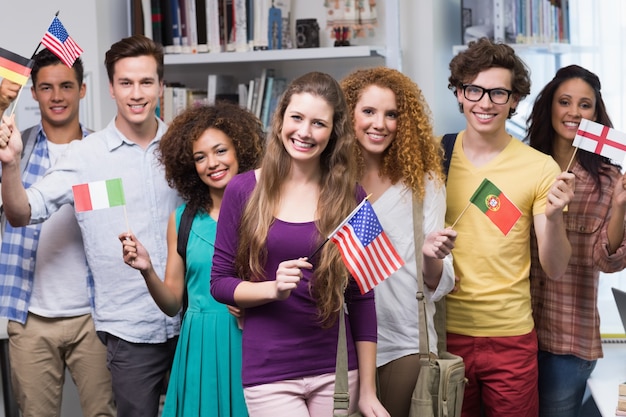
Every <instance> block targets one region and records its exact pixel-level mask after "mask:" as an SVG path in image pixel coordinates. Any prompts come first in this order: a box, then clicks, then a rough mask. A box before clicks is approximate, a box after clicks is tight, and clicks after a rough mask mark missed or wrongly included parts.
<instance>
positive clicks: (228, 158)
mask: <svg viewBox="0 0 626 417" xmlns="http://www.w3.org/2000/svg"><path fill="white" fill-rule="evenodd" d="M193 160H194V163H195V165H196V172H197V173H198V176H199V177H200V179H201V180H202V182H204V183H205V184H206V185H208V186H209V187H211V188H213V189H216V190H223V189H224V188H225V187H226V184H228V182H229V181H230V180H231V179H232V178H233V177H234V176H235V175H236V174H237V172H239V163H238V161H237V151H236V149H235V145H234V144H233V141H232V140H231V139H230V138H229V137H228V136H227V135H226V134H225V133H224V132H222V131H221V130H219V129H215V128H209V129H207V130H205V131H204V133H203V134H202V135H200V137H199V138H198V139H197V140H196V141H194V142H193Z"/></svg>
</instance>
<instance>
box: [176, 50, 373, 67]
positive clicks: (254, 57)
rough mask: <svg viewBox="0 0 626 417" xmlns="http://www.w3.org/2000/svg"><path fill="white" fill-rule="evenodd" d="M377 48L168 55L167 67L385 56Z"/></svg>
mask: <svg viewBox="0 0 626 417" xmlns="http://www.w3.org/2000/svg"><path fill="white" fill-rule="evenodd" d="M382 51H383V49H382V48H381V47H375V46H340V47H331V48H301V49H277V50H266V51H251V52H220V53H200V54H166V55H165V57H164V64H165V65H189V64H220V63H238V62H260V61H295V60H307V59H342V58H366V57H370V56H384V54H383V52H382Z"/></svg>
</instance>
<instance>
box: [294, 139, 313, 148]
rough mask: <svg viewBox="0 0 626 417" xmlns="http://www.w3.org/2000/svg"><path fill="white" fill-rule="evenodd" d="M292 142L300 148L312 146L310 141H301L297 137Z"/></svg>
mask: <svg viewBox="0 0 626 417" xmlns="http://www.w3.org/2000/svg"><path fill="white" fill-rule="evenodd" d="M293 143H295V144H296V146H299V147H301V148H312V147H313V144H312V143H306V142H302V141H299V140H298V139H294V140H293Z"/></svg>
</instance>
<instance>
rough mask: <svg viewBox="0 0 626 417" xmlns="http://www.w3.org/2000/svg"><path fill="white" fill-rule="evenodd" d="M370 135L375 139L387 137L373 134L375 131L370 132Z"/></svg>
mask: <svg viewBox="0 0 626 417" xmlns="http://www.w3.org/2000/svg"><path fill="white" fill-rule="evenodd" d="M368 135H369V137H370V138H372V139H374V140H383V139H385V136H384V135H376V134H373V133H369V134H368Z"/></svg>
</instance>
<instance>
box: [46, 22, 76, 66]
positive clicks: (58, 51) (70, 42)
mask: <svg viewBox="0 0 626 417" xmlns="http://www.w3.org/2000/svg"><path fill="white" fill-rule="evenodd" d="M41 43H42V44H43V45H44V46H45V47H46V48H48V49H49V50H50V52H52V53H53V54H55V55H56V56H57V57H59V59H60V60H61V61H63V63H64V64H65V65H67V66H68V67H70V68H71V67H72V65H74V61H76V58H78V57H79V56H80V54H82V53H83V50H82V49H81V48H80V46H78V45H77V44H76V42H74V39H72V38H71V37H70V35H68V33H67V30H65V27H63V23H61V21H60V20H59V18H58V17H56V16H55V17H54V19H53V20H52V23H50V27H49V28H48V31H47V32H46V34H45V35H43V39H42V40H41Z"/></svg>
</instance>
